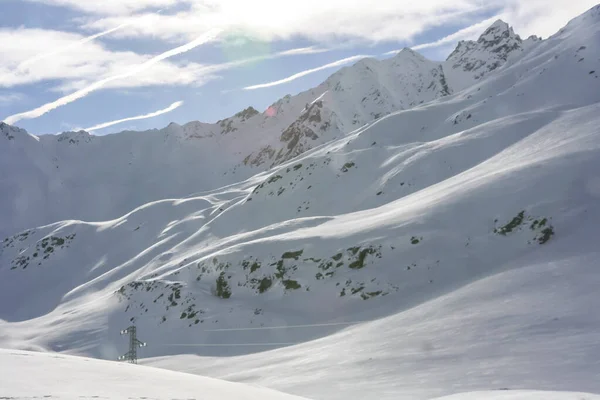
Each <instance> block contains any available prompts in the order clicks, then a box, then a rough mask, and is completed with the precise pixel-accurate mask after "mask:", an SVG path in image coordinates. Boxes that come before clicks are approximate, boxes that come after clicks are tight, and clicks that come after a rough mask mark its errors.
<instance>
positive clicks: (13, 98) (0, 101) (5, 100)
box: [0, 93, 25, 106]
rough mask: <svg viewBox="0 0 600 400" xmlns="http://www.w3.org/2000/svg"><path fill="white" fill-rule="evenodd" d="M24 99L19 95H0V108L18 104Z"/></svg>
mask: <svg viewBox="0 0 600 400" xmlns="http://www.w3.org/2000/svg"><path fill="white" fill-rule="evenodd" d="M24 98H25V96H23V95H22V94H21V93H0V106H8V105H10V104H14V103H18V102H20V101H22V100H23V99H24Z"/></svg>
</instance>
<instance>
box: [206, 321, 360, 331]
mask: <svg viewBox="0 0 600 400" xmlns="http://www.w3.org/2000/svg"><path fill="white" fill-rule="evenodd" d="M366 322H372V321H355V322H329V323H324V324H306V325H281V326H261V327H256V328H219V329H205V330H204V332H233V331H259V330H267V329H296V328H313V327H324V326H342V325H345V326H348V325H357V324H363V323H366Z"/></svg>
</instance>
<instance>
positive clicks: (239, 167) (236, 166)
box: [0, 21, 525, 237]
mask: <svg viewBox="0 0 600 400" xmlns="http://www.w3.org/2000/svg"><path fill="white" fill-rule="evenodd" d="M524 48H525V47H524V46H523V43H522V41H521V39H520V38H519V37H518V36H516V35H515V34H514V33H513V31H512V28H510V27H509V26H508V25H507V24H505V23H503V22H500V21H499V22H497V23H495V24H494V25H492V27H490V28H489V29H488V30H486V32H485V33H484V34H483V35H482V36H481V38H480V39H479V40H478V41H477V42H461V43H459V45H458V47H457V49H456V51H455V52H454V53H453V54H452V55H451V56H450V58H449V59H448V61H446V62H444V63H438V62H433V61H429V60H427V59H425V58H424V57H423V56H421V55H420V54H418V53H416V52H414V51H412V50H410V49H404V50H402V51H401V52H399V53H398V54H397V55H396V56H395V57H392V58H389V59H385V60H382V61H379V60H376V59H363V60H361V61H359V62H358V63H356V64H355V65H353V66H351V67H347V68H343V69H341V70H340V71H338V72H337V73H335V74H333V75H332V76H331V77H330V78H329V79H327V80H326V81H325V82H323V83H322V84H321V85H319V86H318V87H316V88H313V89H310V90H308V91H305V92H303V93H300V94H298V95H296V96H293V97H292V96H286V97H284V98H283V99H281V100H279V101H277V102H276V103H274V104H273V105H272V106H271V107H269V108H268V109H267V110H266V111H265V112H263V113H259V112H258V111H256V110H255V109H254V108H252V107H249V108H247V109H245V110H243V111H241V112H239V113H237V114H236V115H234V116H232V117H231V118H227V119H225V120H222V121H218V122H217V123H215V124H206V123H201V122H190V123H188V124H185V125H183V126H180V125H177V124H174V123H173V124H170V125H169V126H168V127H166V128H164V129H161V130H151V131H146V132H121V133H119V134H115V135H108V136H93V135H90V134H88V133H86V132H83V131H82V132H68V133H63V134H61V135H56V136H54V135H43V136H39V137H36V136H33V135H29V134H27V133H26V132H24V131H22V130H19V129H17V128H13V127H10V126H8V125H5V124H1V123H0V124H1V125H0V131H1V132H2V133H3V135H2V136H3V137H0V138H1V139H4V140H2V141H0V167H2V168H3V170H5V171H11V172H10V173H9V174H4V176H2V177H1V178H0V189H1V190H2V193H3V196H2V197H1V198H0V210H2V211H1V214H0V216H1V218H2V220H3V222H4V223H3V224H2V226H0V236H2V237H3V236H7V235H9V234H12V233H14V232H17V231H21V230H23V229H26V228H30V227H33V226H39V225H43V224H48V223H52V222H56V221H60V220H64V219H82V220H91V221H102V220H106V219H113V218H117V217H119V216H121V215H123V214H125V213H127V212H129V211H130V210H132V209H134V208H136V207H139V206H141V205H143V204H145V203H147V202H149V201H155V200H161V199H165V198H181V197H185V196H188V195H190V194H193V193H198V192H204V191H208V190H213V189H218V188H219V187H222V186H224V185H227V184H233V183H235V182H238V181H239V180H242V179H246V178H249V177H250V176H252V175H254V174H256V173H257V172H260V171H264V170H266V169H268V168H270V167H273V166H275V165H280V164H281V163H283V162H286V161H288V160H290V159H292V158H294V157H296V156H298V155H300V154H302V153H303V152H305V151H307V150H309V149H312V148H314V147H317V146H319V145H322V144H324V143H326V142H329V141H330V140H332V139H334V138H339V137H341V136H343V135H345V134H347V133H348V132H351V131H353V130H355V129H358V128H360V127H362V126H364V125H365V124H367V123H370V122H372V121H373V120H376V119H378V118H381V117H383V116H385V115H388V114H390V113H392V112H395V111H398V110H404V109H410V108H412V107H416V106H418V105H421V104H424V103H427V102H430V101H432V100H435V99H439V98H442V97H444V96H448V95H450V94H451V93H454V92H457V91H459V90H461V89H463V88H465V87H468V86H469V85H472V84H474V83H476V82H477V81H478V79H480V78H481V77H482V76H484V75H485V74H486V73H489V72H490V71H492V70H494V69H496V68H498V67H499V66H501V65H503V64H504V63H505V62H506V61H507V60H509V59H515V58H517V55H521V53H522V52H523V49H524ZM517 50H520V51H517ZM517 53H518V54H517ZM107 160H110V161H107Z"/></svg>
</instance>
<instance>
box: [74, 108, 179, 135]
mask: <svg viewBox="0 0 600 400" xmlns="http://www.w3.org/2000/svg"><path fill="white" fill-rule="evenodd" d="M182 105H183V101H176V102H175V103H173V104H171V105H170V106H169V107H167V108H165V109H162V110H159V111H155V112H153V113H150V114H144V115H137V116H135V117H129V118H123V119H118V120H116V121H110V122H104V123H102V124H98V125H94V126H92V127H91V128H87V129H85V130H86V131H88V132H92V131H96V130H98V129H102V128H108V127H109V126H113V125H117V124H120V123H122V122H128V121H137V120H140V119H147V118H153V117H157V116H159V115H162V114H166V113H169V112H171V111H173V110H175V109H177V108H179V107H181V106H182Z"/></svg>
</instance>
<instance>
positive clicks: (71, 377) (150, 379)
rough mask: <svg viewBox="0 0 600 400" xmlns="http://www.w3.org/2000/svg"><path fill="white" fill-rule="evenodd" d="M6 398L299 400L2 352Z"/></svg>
mask: <svg viewBox="0 0 600 400" xmlns="http://www.w3.org/2000/svg"><path fill="white" fill-rule="evenodd" d="M0 368H2V371H3V373H2V375H1V376H0V387H1V388H2V396H3V397H5V398H9V399H36V398H37V399H41V398H58V399H66V400H75V399H98V398H100V399H109V400H126V399H155V400H171V399H196V398H201V399H207V400H241V399H248V400H259V399H260V400H302V399H301V398H300V397H296V396H291V395H286V394H283V393H278V392H276V391H274V390H269V389H265V388H260V387H256V386H250V385H241V384H236V383H231V382H225V381H219V380H217V379H211V378H203V377H199V376H194V375H189V374H184V373H177V372H172V371H166V370H160V369H156V368H147V367H141V366H136V365H130V364H119V363H115V362H106V361H100V360H93V359H89V358H78V357H69V356H64V355H60V356H58V355H52V354H42V353H32V352H24V351H9V350H0Z"/></svg>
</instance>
